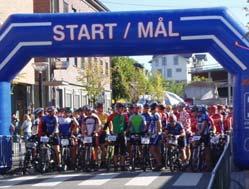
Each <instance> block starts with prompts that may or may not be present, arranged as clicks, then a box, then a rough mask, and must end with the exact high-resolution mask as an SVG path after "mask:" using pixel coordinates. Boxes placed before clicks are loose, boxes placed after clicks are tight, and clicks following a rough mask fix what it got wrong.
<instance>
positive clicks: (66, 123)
mask: <svg viewBox="0 0 249 189" xmlns="http://www.w3.org/2000/svg"><path fill="white" fill-rule="evenodd" d="M71 123H72V119H71V118H70V117H67V118H61V119H59V132H60V134H61V135H62V136H70V134H71V131H70V128H71Z"/></svg>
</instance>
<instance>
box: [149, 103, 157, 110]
mask: <svg viewBox="0 0 249 189" xmlns="http://www.w3.org/2000/svg"><path fill="white" fill-rule="evenodd" d="M157 106H158V104H157V103H156V102H153V103H152V104H151V105H150V109H152V110H154V109H156V108H157Z"/></svg>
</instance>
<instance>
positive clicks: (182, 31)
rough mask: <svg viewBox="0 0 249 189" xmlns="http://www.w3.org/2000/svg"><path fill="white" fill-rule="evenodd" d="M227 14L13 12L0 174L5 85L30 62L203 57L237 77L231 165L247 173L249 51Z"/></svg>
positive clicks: (5, 29) (3, 159) (1, 69)
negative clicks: (181, 55) (201, 54)
mask: <svg viewBox="0 0 249 189" xmlns="http://www.w3.org/2000/svg"><path fill="white" fill-rule="evenodd" d="M245 33H246V31H245V30H243V29H242V27H240V26H239V25H238V23H237V22H236V21H235V20H234V19H233V18H232V17H231V16H230V14H229V11H228V10H227V9H225V8H207V9H188V10H167V11H164V10H162V11H141V12H109V13H83V14H81V13H77V14H75V13H73V14H16V15H12V16H10V17H9V18H8V20H7V21H6V22H5V23H4V25H3V26H2V27H1V29H0V112H1V114H0V135H1V136H2V137H1V139H2V143H0V149H1V150H0V168H1V170H4V169H8V168H10V167H11V160H10V159H11V150H10V149H11V145H10V140H9V137H10V136H9V135H10V133H9V126H10V122H11V109H10V107H11V106H10V104H11V100H10V81H11V80H12V79H13V78H14V77H15V76H16V75H17V73H18V72H19V71H20V70H21V69H22V68H23V67H24V66H25V65H26V64H27V62H28V61H29V60H30V59H31V58H32V57H66V56H123V55H150V54H177V53H198V52H209V53H210V54H212V55H213V56H214V57H215V58H216V59H217V60H218V61H219V62H220V64H221V65H223V67H224V68H225V69H226V70H227V71H229V72H230V73H231V74H233V75H234V76H235V83H234V123H233V124H234V140H233V147H234V160H235V164H236V165H237V166H240V167H247V168H248V167H249V158H248V157H249V82H248V81H249V75H248V73H249V72H248V68H249V63H248V61H247V60H248V52H246V50H241V49H239V48H237V47H236V46H235V45H234V44H235V41H238V42H239V43H240V44H242V45H244V46H246V47H249V43H248V41H246V40H245V39H244V38H243V36H244V35H245Z"/></svg>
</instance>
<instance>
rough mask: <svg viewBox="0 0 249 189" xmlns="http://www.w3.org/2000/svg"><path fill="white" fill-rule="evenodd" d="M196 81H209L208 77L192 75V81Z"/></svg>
mask: <svg viewBox="0 0 249 189" xmlns="http://www.w3.org/2000/svg"><path fill="white" fill-rule="evenodd" d="M196 81H209V79H208V78H206V77H200V76H194V77H193V78H192V83H193V82H196Z"/></svg>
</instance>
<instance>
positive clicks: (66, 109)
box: [64, 107, 73, 113]
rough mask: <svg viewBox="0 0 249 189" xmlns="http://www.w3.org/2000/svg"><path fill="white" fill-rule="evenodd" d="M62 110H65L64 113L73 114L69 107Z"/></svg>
mask: <svg viewBox="0 0 249 189" xmlns="http://www.w3.org/2000/svg"><path fill="white" fill-rule="evenodd" d="M64 110H65V112H66V113H72V112H73V111H72V109H71V108H70V107H66V108H64Z"/></svg>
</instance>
